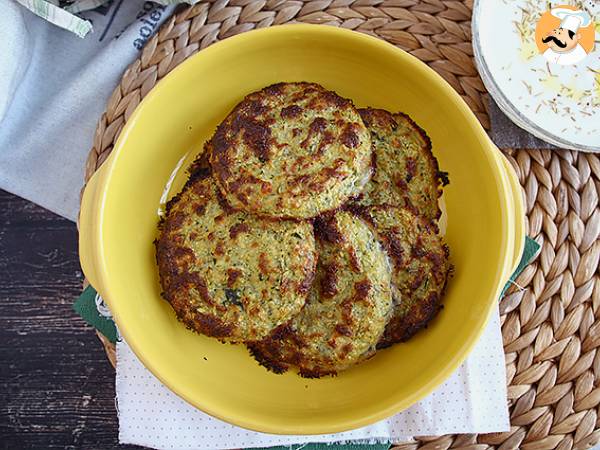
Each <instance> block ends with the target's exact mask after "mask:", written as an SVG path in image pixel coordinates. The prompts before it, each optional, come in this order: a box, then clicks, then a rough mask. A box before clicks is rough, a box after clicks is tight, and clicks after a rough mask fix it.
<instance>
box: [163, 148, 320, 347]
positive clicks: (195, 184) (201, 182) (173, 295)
mask: <svg viewBox="0 0 600 450" xmlns="http://www.w3.org/2000/svg"><path fill="white" fill-rule="evenodd" d="M201 157H202V156H200V158H201ZM200 158H198V159H197V161H198V160H199V159H200ZM206 181H208V183H206ZM212 183H213V180H212V177H211V175H210V173H209V171H206V170H205V169H204V168H203V167H200V168H198V167H195V168H193V170H190V177H189V179H188V181H187V182H186V184H185V186H184V188H183V189H182V190H181V191H180V192H179V193H178V194H177V195H176V196H175V197H173V198H172V199H171V200H170V201H169V202H168V203H167V205H166V212H167V213H166V215H165V217H168V220H165V219H163V220H161V221H160V223H159V232H160V236H159V238H157V239H156V240H155V241H154V244H155V246H156V261H157V266H158V269H159V275H160V281H161V286H162V292H161V295H162V297H163V298H164V299H165V300H167V301H168V302H169V303H170V304H171V306H172V308H173V310H174V311H175V313H176V316H177V318H178V319H179V320H180V321H181V322H183V323H184V324H185V325H186V327H187V328H188V329H191V330H193V331H196V332H199V333H201V334H204V335H207V336H211V337H215V338H217V339H220V340H223V341H227V340H230V341H235V340H238V341H239V338H238V337H237V335H236V333H234V331H235V330H236V327H235V326H233V325H232V324H230V323H228V322H227V321H225V320H223V317H221V316H220V315H219V314H224V313H225V312H227V306H224V305H227V303H224V304H221V303H219V302H218V301H216V300H215V299H214V298H211V294H210V293H209V289H208V287H207V281H209V280H206V279H203V276H202V275H200V273H199V272H197V271H195V270H191V267H192V265H194V264H197V258H196V255H195V254H194V252H193V251H192V249H191V248H189V247H186V246H185V245H184V239H185V238H184V235H182V234H180V233H179V231H180V228H181V226H182V224H183V222H184V220H187V215H189V214H188V213H196V214H198V216H199V217H200V216H202V215H203V214H204V211H205V209H206V207H207V205H208V204H209V203H210V202H214V200H215V196H216V199H217V201H218V203H219V206H220V207H221V210H222V211H223V212H222V214H221V215H222V216H225V215H226V214H228V213H237V212H236V211H235V210H232V209H231V208H230V207H229V206H228V205H227V204H226V203H225V200H224V199H222V198H221V196H220V192H219V190H218V189H217V188H216V187H215V186H214V185H213V184H212ZM208 186H211V188H209V187H208ZM209 190H210V194H209V192H208V191H209ZM190 191H191V192H193V193H194V194H197V195H198V198H197V199H194V200H193V201H191V202H189V203H188V204H186V206H185V207H186V211H187V213H184V212H182V211H181V210H178V209H175V205H177V204H178V203H180V202H181V201H182V195H184V193H186V192H190ZM186 198H187V197H186ZM207 199H210V200H207ZM213 204H214V203H213ZM190 206H191V208H190ZM242 214H243V213H242ZM217 219H218V217H216V218H215V222H217ZM261 220H262V221H263V222H264V223H281V222H283V221H282V220H278V219H269V220H267V219H261ZM287 222H290V223H294V222H296V221H287ZM296 223H299V221H298V222H296ZM305 223H306V224H307V225H309V224H310V222H305ZM311 228H312V227H311ZM224 230H226V231H225V233H227V234H228V237H229V239H230V242H231V243H232V244H233V245H235V241H236V239H238V238H239V236H240V235H241V234H243V233H248V232H251V230H250V227H249V225H248V224H246V223H234V224H233V225H231V226H230V227H229V228H228V229H227V228H224ZM212 234H213V233H212V232H211V233H209V234H208V239H209V240H212V238H211V235H212ZM194 236H197V233H196V232H195V231H193V230H192V231H191V232H190V233H189V238H190V239H192V240H195V239H197V238H196V237H194ZM221 244H222V242H221V241H220V240H219V241H217V242H216V244H214V253H213V255H214V256H215V257H217V258H218V257H219V256H222V255H223V254H224V252H225V248H223V246H222V245H221ZM315 256H316V255H313V257H312V261H310V262H311V264H310V267H308V265H305V266H304V270H305V274H304V277H303V278H301V279H299V280H295V279H291V278H287V279H285V281H286V282H287V283H286V286H287V288H288V292H292V291H293V292H294V293H295V294H298V295H300V296H302V297H305V296H306V293H307V291H308V289H309V287H310V285H311V284H312V280H313V278H314V272H315V269H316V257H315ZM307 263H308V262H307ZM259 267H260V270H261V272H262V273H263V275H264V276H265V279H267V278H268V277H269V276H271V274H272V273H273V272H274V270H275V268H274V267H272V265H271V263H270V262H269V259H268V258H267V255H266V254H265V253H260V264H259ZM242 276H243V272H242V271H241V270H239V269H237V268H235V267H233V266H232V267H229V268H226V271H225V274H224V277H225V281H224V282H225V285H224V286H225V287H226V288H227V289H225V297H226V298H227V302H229V304H233V305H237V306H239V307H241V308H242V309H243V310H244V312H245V314H246V315H247V316H248V317H256V316H257V314H258V311H257V309H256V308H257V307H256V306H251V307H249V305H247V304H246V302H245V301H244V297H243V298H239V297H238V298H236V295H234V294H235V292H233V291H235V289H236V288H238V287H239V286H237V285H236V283H237V282H238V280H239V279H240V278H241V277H242ZM191 290H194V291H196V292H197V294H198V296H199V298H200V299H201V301H202V302H203V303H204V304H205V305H209V306H210V308H211V309H212V311H211V313H206V311H202V312H201V311H198V310H196V308H195V307H194V306H193V305H191V304H190V298H189V296H187V295H182V294H181V293H182V292H190V291H191ZM230 291H232V295H231V296H230ZM282 292H283V290H282ZM261 295H262V297H263V298H265V296H266V295H268V294H267V290H263V291H262V294H261ZM238 332H239V331H238Z"/></svg>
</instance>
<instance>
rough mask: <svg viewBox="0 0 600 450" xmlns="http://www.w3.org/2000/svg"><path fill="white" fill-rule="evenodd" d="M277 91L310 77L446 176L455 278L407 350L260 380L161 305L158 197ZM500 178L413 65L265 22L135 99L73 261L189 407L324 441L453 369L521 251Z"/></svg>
mask: <svg viewBox="0 0 600 450" xmlns="http://www.w3.org/2000/svg"><path fill="white" fill-rule="evenodd" d="M279 81H314V82H317V83H321V84H323V85H324V86H325V87H327V88H329V89H333V90H335V91H337V92H338V93H339V94H341V95H342V96H345V97H348V98H351V99H353V100H354V101H355V103H356V104H357V105H358V106H366V105H370V106H374V107H379V108H385V109H388V110H391V111H404V112H406V113H408V114H410V116H411V117H413V118H414V119H415V120H416V121H417V123H419V124H420V125H421V126H422V127H423V128H425V130H427V133H428V134H429V136H430V137H431V140H432V141H433V148H434V152H435V154H436V156H437V157H438V159H439V162H440V167H441V168H442V170H445V171H447V172H449V174H450V185H449V186H447V187H446V189H445V205H446V210H447V221H448V224H447V232H446V236H447V241H448V244H449V246H450V249H451V258H452V262H453V264H454V266H455V268H456V270H455V274H454V277H453V278H452V280H451V281H450V283H449V286H448V292H447V294H446V297H445V299H444V303H445V308H444V310H443V311H442V312H441V313H440V314H439V317H438V318H436V319H435V320H434V322H433V323H432V324H431V326H430V327H429V328H428V329H427V330H425V331H423V332H421V333H420V334H418V335H417V336H416V337H415V338H414V339H413V340H411V341H410V342H409V343H406V344H401V345H397V346H394V347H393V348H391V349H388V350H385V351H382V352H380V353H378V354H377V356H375V357H374V358H373V359H371V360H370V361H368V362H366V363H364V364H362V365H360V366H358V367H356V368H354V369H352V370H349V371H347V372H344V373H342V374H340V375H339V376H337V377H335V378H325V379H320V380H306V379H302V378H300V377H298V376H297V375H295V374H294V373H287V374H285V375H275V374H272V373H269V372H267V371H266V370H265V369H264V368H262V367H260V366H259V365H258V364H257V363H255V362H254V360H253V359H252V358H251V357H250V356H249V355H248V353H247V351H246V350H245V348H244V347H243V346H240V345H238V346H234V345H224V344H220V343H219V342H217V341H216V340H214V339H209V338H206V337H204V336H199V335H196V334H194V333H192V332H190V331H187V330H186V329H185V327H184V326H183V325H181V324H180V323H179V322H177V320H176V319H175V315H174V313H173V311H172V310H171V308H170V306H169V305H168V304H167V303H166V302H165V301H164V300H162V299H161V297H160V287H159V283H158V274H157V269H156V265H155V260H154V247H153V245H152V241H153V240H154V238H155V237H156V234H157V231H156V225H157V222H158V212H159V211H160V210H161V208H162V205H163V204H164V201H165V200H166V199H167V198H169V197H171V196H172V195H174V194H175V193H176V192H178V191H179V189H180V188H181V186H182V185H183V183H184V181H185V173H184V169H185V167H186V165H187V164H188V163H189V162H190V161H191V160H192V159H193V158H194V156H195V155H196V154H197V153H198V152H200V151H201V149H202V144H203V143H204V141H205V140H206V139H208V138H209V137H210V136H211V134H212V133H213V131H214V129H215V126H216V125H217V124H218V123H219V121H221V120H222V119H223V118H224V117H225V115H226V114H227V112H228V111H229V110H230V109H231V108H232V107H233V106H234V105H235V104H236V103H237V102H238V101H240V100H241V99H242V97H243V96H244V95H245V94H247V93H249V92H251V91H254V90H256V89H260V88H262V87H264V86H266V85H269V84H271V83H275V82H279ZM178 167H179V170H178V171H177V170H176V168H178ZM173 174H174V178H173V179H172V181H173V182H172V184H171V185H170V189H168V190H167V191H165V186H167V185H168V184H169V180H170V179H171V178H172V175H173ZM515 180H516V178H515V177H514V173H511V171H510V169H509V167H508V166H507V165H506V164H505V161H504V160H503V158H502V156H501V155H500V154H499V152H498V150H497V149H496V148H495V147H494V146H493V144H492V143H491V142H490V141H489V139H488V137H487V135H486V134H485V132H484V130H483V129H482V128H481V126H480V125H479V123H478V122H477V120H476V119H475V117H474V115H473V114H472V113H471V111H470V110H469V109H468V107H467V105H466V104H465V103H464V102H463V101H462V100H461V99H460V97H459V96H458V95H457V94H456V93H455V92H454V91H453V90H452V88H451V87H450V86H449V85H448V84H446V83H445V82H444V81H443V80H442V79H441V78H440V77H439V76H438V75H437V74H435V73H434V72H433V71H432V70H430V69H429V68H428V67H427V66H426V65H425V64H423V63H421V62H419V61H418V60H417V59H415V58H414V57H412V56H410V55H408V54H407V53H405V52H403V51H401V50H398V49H397V48H395V47H393V46H392V45H390V44H387V43H385V42H383V41H380V40H377V39H375V38H372V37H369V36H366V35H363V34H358V33H354V32H351V31H347V30H342V29H337V28H332V27H325V26H311V25H288V26H281V27H272V28H268V29H264V30H260V31H252V32H249V33H244V34H242V35H239V36H236V37H232V38H229V39H227V40H225V41H223V42H220V43H218V44H215V45H213V46H211V47H209V48H208V49H206V50H202V51H201V52H200V53H199V54H198V55H196V56H194V57H192V58H190V59H189V60H188V61H186V62H185V63H183V64H182V65H181V66H180V67H179V68H177V69H175V70H174V71H173V73H171V74H170V75H168V76H167V77H166V78H165V79H164V80H163V81H161V82H160V83H159V84H158V85H157V86H156V88H154V90H153V91H152V92H151V93H150V94H149V95H148V96H147V97H146V99H145V100H144V101H143V102H142V103H141V104H140V106H139V107H138V109H137V111H136V112H135V113H134V115H133V116H132V117H131V118H130V120H129V122H128V123H127V125H126V126H125V128H124V129H123V131H122V132H121V136H120V138H119V141H118V143H117V145H116V147H115V149H114V151H113V153H112V155H111V156H110V158H109V159H108V160H107V161H106V162H105V163H104V165H103V166H102V168H101V169H100V170H99V171H98V172H97V173H96V174H95V175H94V177H93V178H92V179H91V181H90V183H89V184H88V186H87V188H86V190H85V194H84V197H83V202H82V209H81V216H80V252H81V264H82V266H83V269H84V272H85V274H86V276H87V277H88V278H89V280H90V281H91V283H92V285H93V286H95V287H96V288H97V289H98V290H99V292H100V293H101V295H102V296H103V297H104V298H105V299H106V300H107V301H108V303H109V305H110V308H111V310H112V312H113V314H114V316H115V318H116V321H117V323H118V326H119V329H120V331H121V333H122V334H123V336H124V338H125V340H126V341H127V342H128V343H129V345H130V346H131V347H132V348H133V350H134V351H135V353H136V354H137V356H138V357H139V358H140V359H141V360H142V362H143V363H144V364H145V365H146V367H148V368H149V369H150V370H151V371H152V372H153V373H154V374H155V375H156V376H157V377H158V378H159V379H160V380H161V381H162V382H163V383H164V384H166V385H167V386H169V387H170V388H171V389H172V390H173V391H175V392H176V393H177V394H179V395H180V396H181V397H183V398H184V399H186V400H187V401H188V402H190V403H191V404H193V405H194V406H196V407H198V408H200V409H202V410H203V411H205V412H207V413H209V414H211V415H213V416H215V417H218V418H221V419H223V420H226V421H228V422H231V423H233V424H236V425H239V426H242V427H245V428H251V429H254V430H259V431H263V432H269V433H282V434H318V433H332V432H338V431H343V430H348V429H352V428H356V427H360V426H364V425H367V424H369V423H372V422H375V421H377V420H380V419H383V418H385V417H387V416H390V415H392V414H394V413H396V412H398V411H400V410H402V409H404V408H407V407H408V406H410V405H411V404H413V403H414V402H416V401H417V400H419V399H421V398H422V397H424V396H425V395H427V394H428V393H429V392H431V391H432V390H433V389H434V388H435V387H436V386H438V385H439V384H440V383H441V382H442V381H444V380H445V379H446V378H447V377H448V376H449V375H450V374H451V373H452V372H453V371H454V370H455V369H456V368H457V367H458V365H459V364H460V363H461V362H462V361H463V360H464V359H465V357H466V356H467V354H468V353H469V351H470V350H471V348H472V347H473V344H474V343H475V342H476V341H477V339H478V337H479V336H480V334H481V332H482V331H483V329H484V327H485V325H486V322H487V320H488V318H489V316H490V314H491V312H492V311H493V309H494V308H495V307H496V304H497V301H498V295H499V292H500V290H501V288H502V286H503V284H504V283H505V282H506V280H507V278H508V276H509V275H510V272H511V271H512V268H513V267H514V265H515V261H517V260H518V257H519V256H520V255H519V254H518V253H520V249H521V248H522V239H523V238H524V227H523V226H522V223H523V222H522V221H523V204H522V201H521V196H520V193H519V192H518V185H517V184H515V183H516V181H515ZM519 224H521V225H519Z"/></svg>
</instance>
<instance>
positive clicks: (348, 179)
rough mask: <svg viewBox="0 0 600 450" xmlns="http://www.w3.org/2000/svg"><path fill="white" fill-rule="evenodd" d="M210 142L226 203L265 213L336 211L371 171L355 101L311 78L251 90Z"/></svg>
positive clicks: (298, 215)
mask: <svg viewBox="0 0 600 450" xmlns="http://www.w3.org/2000/svg"><path fill="white" fill-rule="evenodd" d="M211 147H212V154H211V165H212V168H213V174H214V176H215V179H216V180H217V183H218V185H219V187H220V188H221V191H222V192H223V195H224V196H225V198H226V199H227V201H228V202H229V203H230V204H231V205H232V206H233V207H234V208H236V209H241V210H244V211H247V212H250V213H257V214H260V215H263V216H271V217H287V218H290V217H291V218H311V217H315V216H317V215H319V214H320V213H323V212H324V211H329V210H333V209H335V208H338V207H339V206H340V205H341V204H342V203H344V202H345V201H346V200H347V199H348V198H350V197H353V196H356V195H358V194H359V193H360V191H361V190H362V188H363V186H364V185H365V183H366V182H367V181H368V180H369V178H370V176H371V172H372V167H371V164H372V149H371V138H370V134H369V132H368V131H367V129H366V128H365V125H364V123H363V121H362V120H361V118H360V115H359V114H358V112H357V110H356V109H355V108H354V106H353V105H352V102H351V101H350V100H347V99H345V98H342V97H340V96H339V95H337V94H336V93H334V92H331V91H328V90H326V89H324V88H323V87H322V86H320V85H318V84H314V83H279V84H275V85H272V86H269V87H266V88H264V89H262V90H260V91H258V92H254V93H252V94H250V95H248V96H247V97H246V98H245V99H244V100H243V101H242V102H241V103H240V104H238V105H237V106H236V107H235V108H234V110H233V111H232V112H231V113H230V114H229V116H227V118H226V119H225V120H224V121H223V122H222V123H221V124H220V125H219V127H218V128H217V131H216V133H215V135H214V136H213V138H212V140H211Z"/></svg>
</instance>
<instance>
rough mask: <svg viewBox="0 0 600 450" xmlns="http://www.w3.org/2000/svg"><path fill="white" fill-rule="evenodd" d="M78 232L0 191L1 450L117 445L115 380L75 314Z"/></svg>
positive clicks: (90, 333) (97, 345)
mask: <svg viewBox="0 0 600 450" xmlns="http://www.w3.org/2000/svg"><path fill="white" fill-rule="evenodd" d="M82 277H83V275H82V273H81V267H80V266H79V259H78V256H77V228H76V227H75V224H74V223H73V222H70V221H68V220H66V219H63V218H61V217H58V216H57V215H55V214H52V213H50V212H48V211H46V210H44V209H42V208H40V207H38V206H36V205H34V204H32V203H30V202H27V201H25V200H22V199H20V198H18V197H15V196H13V195H11V194H8V193H7V192H4V191H2V190H0V448H2V449H7V450H9V449H10V450H19V449H29V448H36V449H37V448H39V449H51V448H52V449H53V448H61V449H63V448H85V449H107V448H117V447H118V448H123V449H125V448H134V447H125V446H119V445H118V422H117V413H116V409H115V377H114V370H113V368H112V366H111V365H110V363H109V362H108V360H107V359H106V357H105V355H104V351H103V349H102V345H101V344H100V342H99V341H98V339H97V338H96V335H95V333H94V331H93V330H92V328H91V327H89V326H88V325H87V324H86V323H85V322H84V321H83V320H81V319H80V318H79V317H78V316H77V315H76V314H75V312H73V310H72V309H71V305H72V304H73V301H74V300H75V298H77V296H78V295H79V293H80V292H81V284H82ZM135 448H139V447H135Z"/></svg>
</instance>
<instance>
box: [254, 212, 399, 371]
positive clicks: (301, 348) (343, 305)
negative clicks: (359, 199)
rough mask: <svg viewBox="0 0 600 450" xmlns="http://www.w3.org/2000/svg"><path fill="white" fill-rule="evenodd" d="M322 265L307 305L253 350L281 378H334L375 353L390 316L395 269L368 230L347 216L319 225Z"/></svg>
mask: <svg viewBox="0 0 600 450" xmlns="http://www.w3.org/2000/svg"><path fill="white" fill-rule="evenodd" d="M315 232H316V234H317V248H318V250H319V262H318V267H317V275H316V278H315V283H314V284H313V288H312V289H311V292H310V294H309V297H308V300H307V301H306V305H305V306H304V308H303V309H302V311H301V312H300V314H298V315H297V316H295V317H294V318H293V319H292V320H291V321H290V322H289V323H287V324H285V325H282V326H280V327H279V328H277V329H276V330H275V331H274V332H273V333H272V334H271V335H270V336H269V337H268V338H267V339H264V340H263V341H260V342H256V343H251V344H249V345H248V347H249V349H250V351H251V353H252V354H253V355H254V356H255V357H256V359H257V360H258V361H259V362H260V363H261V364H263V365H264V366H265V367H267V368H269V369H271V370H273V371H274V372H277V373H281V372H285V371H286V370H288V368H289V367H290V366H295V367H296V368H298V370H299V373H300V375H302V376H304V377H309V378H318V377H321V376H323V375H333V374H335V373H337V372H339V371H341V370H344V369H347V368H349V367H350V366H352V365H354V364H357V363H359V362H361V361H363V360H365V359H367V358H369V357H370V356H372V355H373V354H374V353H375V349H376V345H377V342H378V341H379V339H380V337H381V335H382V333H383V330H384V328H385V325H386V323H387V320H388V318H389V316H390V313H391V308H392V301H391V291H390V266H389V263H388V261H387V258H386V256H385V253H384V251H383V248H382V247H381V244H380V243H379V242H378V241H377V239H376V238H375V236H374V234H373V232H372V231H371V230H370V229H369V226H368V225H367V224H365V223H364V222H363V221H362V220H361V219H359V218H358V217H356V216H354V215H353V214H351V213H349V212H347V211H341V212H338V213H336V214H335V215H334V216H333V217H329V218H328V219H321V218H320V219H319V220H318V221H317V223H316V225H315Z"/></svg>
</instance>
